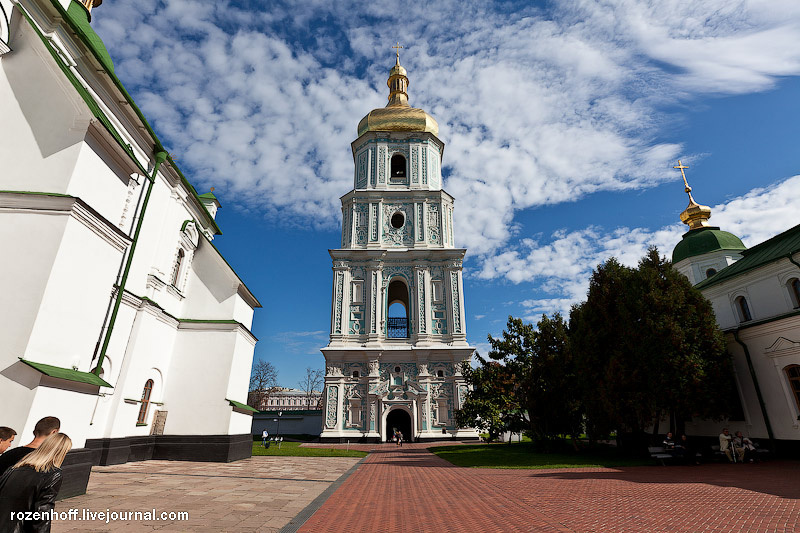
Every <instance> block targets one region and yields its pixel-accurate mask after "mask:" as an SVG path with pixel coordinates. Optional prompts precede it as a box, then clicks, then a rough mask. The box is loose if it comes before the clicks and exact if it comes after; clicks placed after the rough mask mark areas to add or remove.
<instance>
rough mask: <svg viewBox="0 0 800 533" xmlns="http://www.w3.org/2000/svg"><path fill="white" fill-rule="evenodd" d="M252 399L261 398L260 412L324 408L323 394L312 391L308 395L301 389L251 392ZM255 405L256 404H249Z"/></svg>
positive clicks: (279, 388)
mask: <svg viewBox="0 0 800 533" xmlns="http://www.w3.org/2000/svg"><path fill="white" fill-rule="evenodd" d="M250 395H251V397H255V396H260V400H261V401H260V402H258V406H257V408H258V410H259V411H304V410H309V409H320V408H321V407H322V393H321V392H320V391H311V393H307V392H306V391H304V390H300V389H287V388H285V387H275V388H274V389H270V390H265V391H258V392H251V393H250ZM248 404H249V405H254V404H255V402H248Z"/></svg>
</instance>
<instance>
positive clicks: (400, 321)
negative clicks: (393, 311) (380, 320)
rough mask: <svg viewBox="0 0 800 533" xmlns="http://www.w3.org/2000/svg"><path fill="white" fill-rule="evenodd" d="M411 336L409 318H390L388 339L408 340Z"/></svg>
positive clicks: (387, 331)
mask: <svg viewBox="0 0 800 533" xmlns="http://www.w3.org/2000/svg"><path fill="white" fill-rule="evenodd" d="M408 334H409V327H408V318H404V317H399V318H398V317H389V318H388V319H387V324H386V338H388V339H407V338H408V336H409V335H408Z"/></svg>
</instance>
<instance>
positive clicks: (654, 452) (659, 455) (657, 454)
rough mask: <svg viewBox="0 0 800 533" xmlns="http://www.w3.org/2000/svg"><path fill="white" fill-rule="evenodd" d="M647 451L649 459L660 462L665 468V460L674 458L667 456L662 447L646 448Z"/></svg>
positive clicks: (673, 457)
mask: <svg viewBox="0 0 800 533" xmlns="http://www.w3.org/2000/svg"><path fill="white" fill-rule="evenodd" d="M647 451H648V452H650V457H652V458H653V459H657V460H658V461H661V465H662V466H667V464H666V463H665V462H664V460H665V459H669V460H672V459H675V456H673V455H671V454H668V453H667V452H666V450H665V449H664V447H663V446H648V447H647Z"/></svg>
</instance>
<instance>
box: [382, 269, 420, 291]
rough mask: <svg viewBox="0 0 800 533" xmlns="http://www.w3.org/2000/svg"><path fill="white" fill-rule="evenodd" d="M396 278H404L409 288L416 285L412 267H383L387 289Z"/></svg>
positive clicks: (384, 283)
mask: <svg viewBox="0 0 800 533" xmlns="http://www.w3.org/2000/svg"><path fill="white" fill-rule="evenodd" d="M395 276H403V278H405V280H406V282H407V283H408V285H409V286H413V285H414V276H413V274H412V270H411V267H409V266H391V265H387V266H385V267H383V287H384V288H386V287H387V286H388V285H389V282H390V281H391V279H392V278H393V277H395Z"/></svg>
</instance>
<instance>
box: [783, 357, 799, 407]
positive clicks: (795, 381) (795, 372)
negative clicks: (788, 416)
mask: <svg viewBox="0 0 800 533" xmlns="http://www.w3.org/2000/svg"><path fill="white" fill-rule="evenodd" d="M784 371H785V372H786V377H787V378H789V388H790V389H791V390H792V395H794V402H795V403H796V404H797V410H798V411H800V365H789V366H787V367H786V368H785V369H784Z"/></svg>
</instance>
